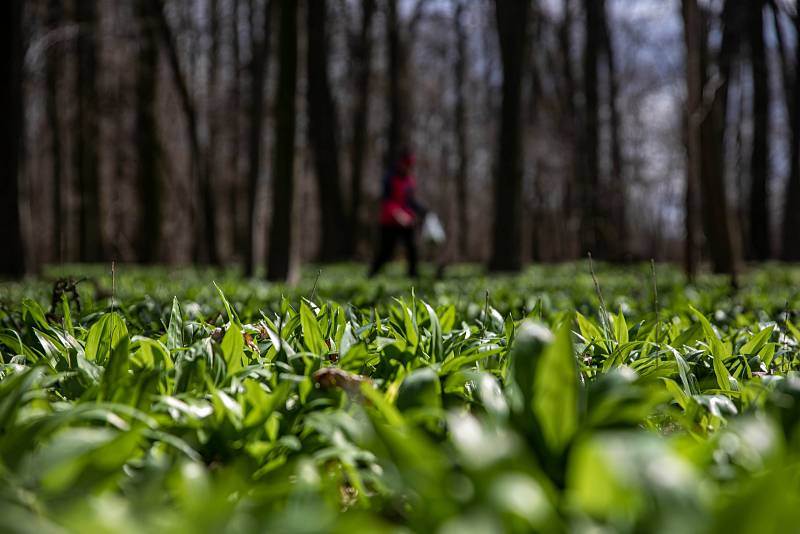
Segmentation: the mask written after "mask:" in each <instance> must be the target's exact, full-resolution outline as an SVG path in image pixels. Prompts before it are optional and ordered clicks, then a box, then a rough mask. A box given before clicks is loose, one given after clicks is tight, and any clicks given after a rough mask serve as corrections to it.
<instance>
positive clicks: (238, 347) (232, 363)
mask: <svg viewBox="0 0 800 534" xmlns="http://www.w3.org/2000/svg"><path fill="white" fill-rule="evenodd" d="M220 349H221V350H222V356H223V357H224V358H225V363H226V365H227V367H228V376H230V375H233V374H234V373H236V372H237V371H238V370H239V369H241V368H242V359H243V358H244V338H243V337H242V331H241V330H240V329H239V327H238V326H236V325H235V324H233V323H231V324H230V325H229V326H228V330H227V332H225V335H224V336H223V337H222V343H221V344H220Z"/></svg>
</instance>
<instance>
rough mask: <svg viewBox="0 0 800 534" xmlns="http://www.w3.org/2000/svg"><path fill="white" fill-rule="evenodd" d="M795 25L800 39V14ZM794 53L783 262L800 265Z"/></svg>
mask: <svg viewBox="0 0 800 534" xmlns="http://www.w3.org/2000/svg"><path fill="white" fill-rule="evenodd" d="M794 25H795V34H796V35H798V36H800V14H796V15H795V16H794ZM798 43H800V37H798ZM794 51H795V68H794V81H793V83H792V84H791V85H792V86H793V88H794V89H793V91H792V92H791V93H790V94H787V95H786V101H787V109H788V110H789V113H790V114H791V116H790V117H789V124H790V126H791V128H790V129H791V134H790V136H791V149H790V151H791V152H790V158H791V162H790V164H789V181H788V183H787V184H786V195H785V203H784V210H783V236H782V237H783V246H782V247H781V258H782V259H783V260H785V261H800V238H798V236H800V208H799V206H800V45H798V46H795V48H794Z"/></svg>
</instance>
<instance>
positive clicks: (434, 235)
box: [422, 211, 446, 245]
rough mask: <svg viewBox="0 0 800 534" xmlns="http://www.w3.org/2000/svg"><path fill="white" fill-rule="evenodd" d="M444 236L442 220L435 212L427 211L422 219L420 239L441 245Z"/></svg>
mask: <svg viewBox="0 0 800 534" xmlns="http://www.w3.org/2000/svg"><path fill="white" fill-rule="evenodd" d="M445 238H446V236H445V233H444V227H442V222H441V221H440V220H439V217H437V216H436V214H435V213H433V212H431V211H429V212H428V213H427V214H426V215H425V219H424V220H423V221H422V239H423V240H424V241H426V242H428V243H433V244H435V245H441V244H442V243H444V240H445Z"/></svg>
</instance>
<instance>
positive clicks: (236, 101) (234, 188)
mask: <svg viewBox="0 0 800 534" xmlns="http://www.w3.org/2000/svg"><path fill="white" fill-rule="evenodd" d="M240 3H241V2H240V0H231V2H230V6H231V13H230V24H231V34H230V45H231V56H232V57H231V63H232V67H231V69H232V71H233V72H232V75H233V81H232V83H231V84H230V95H229V99H228V103H229V108H228V121H229V124H230V135H231V141H230V147H229V152H228V172H229V173H230V177H231V179H230V184H229V188H228V218H229V219H230V221H231V241H232V243H233V254H234V257H236V258H237V259H238V258H239V257H240V256H239V254H242V253H244V252H245V251H246V249H247V245H246V239H247V237H246V236H249V235H250V230H249V228H248V227H249V226H250V224H249V221H247V220H246V215H247V209H246V207H245V208H244V209H243V206H246V205H247V203H246V202H245V199H246V198H248V196H246V195H247V194H246V192H245V187H244V183H243V180H242V176H241V174H240V171H241V167H240V164H239V161H240V160H239V154H240V140H241V130H240V121H241V113H242V107H241V100H242V99H241V86H242V75H241V70H242V69H241V50H240V46H239V7H240ZM242 214H244V215H245V216H242Z"/></svg>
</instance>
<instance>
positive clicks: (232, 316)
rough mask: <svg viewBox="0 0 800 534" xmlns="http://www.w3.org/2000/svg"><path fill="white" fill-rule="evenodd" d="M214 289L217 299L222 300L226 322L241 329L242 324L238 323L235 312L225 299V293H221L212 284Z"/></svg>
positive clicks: (220, 290)
mask: <svg viewBox="0 0 800 534" xmlns="http://www.w3.org/2000/svg"><path fill="white" fill-rule="evenodd" d="M214 287H216V288H217V293H219V297H220V298H221V299H222V305H223V306H225V312H226V313H227V314H228V321H230V322H231V323H233V324H235V325H237V326H238V327H239V328H240V329H241V328H242V323H241V321H239V316H238V315H236V311H235V310H234V309H233V306H231V303H230V302H228V299H227V298H226V297H225V293H223V292H222V289H220V287H219V286H218V285H217V283H216V282H214Z"/></svg>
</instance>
